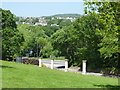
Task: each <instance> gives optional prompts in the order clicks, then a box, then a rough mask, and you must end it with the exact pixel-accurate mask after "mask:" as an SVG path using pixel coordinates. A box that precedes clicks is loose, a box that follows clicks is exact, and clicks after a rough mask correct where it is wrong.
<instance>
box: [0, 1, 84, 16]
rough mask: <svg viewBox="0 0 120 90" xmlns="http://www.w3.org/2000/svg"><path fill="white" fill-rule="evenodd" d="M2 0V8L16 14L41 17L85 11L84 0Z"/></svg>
mask: <svg viewBox="0 0 120 90" xmlns="http://www.w3.org/2000/svg"><path fill="white" fill-rule="evenodd" d="M24 1H25V2H23V0H16V1H15V0H9V2H8V0H2V5H1V6H0V8H2V9H5V10H10V11H11V12H12V13H13V14H15V15H16V16H23V17H40V16H51V15H55V14H81V15H83V13H84V10H83V9H84V6H83V4H84V2H82V1H80V0H64V1H63V0H56V1H57V2H56V1H55V0H39V1H38V0H24Z"/></svg>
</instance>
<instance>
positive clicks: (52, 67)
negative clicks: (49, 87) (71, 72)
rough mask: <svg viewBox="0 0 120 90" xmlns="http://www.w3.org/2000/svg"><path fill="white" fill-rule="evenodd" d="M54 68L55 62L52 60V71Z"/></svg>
mask: <svg viewBox="0 0 120 90" xmlns="http://www.w3.org/2000/svg"><path fill="white" fill-rule="evenodd" d="M53 68H54V60H51V69H53Z"/></svg>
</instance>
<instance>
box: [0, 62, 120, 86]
mask: <svg viewBox="0 0 120 90" xmlns="http://www.w3.org/2000/svg"><path fill="white" fill-rule="evenodd" d="M0 61H1V60H0ZM0 68H2V85H3V86H2V87H3V88H103V87H104V88H111V87H113V88H114V87H119V86H118V79H116V78H108V77H99V76H90V75H81V74H78V73H71V72H64V71H59V70H51V69H49V68H45V67H42V68H40V67H38V66H36V65H30V64H28V65H27V64H21V63H15V62H7V61H2V64H0Z"/></svg>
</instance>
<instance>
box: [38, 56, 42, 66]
mask: <svg viewBox="0 0 120 90" xmlns="http://www.w3.org/2000/svg"><path fill="white" fill-rule="evenodd" d="M39 67H42V59H41V58H40V59H39Z"/></svg>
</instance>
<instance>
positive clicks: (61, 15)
mask: <svg viewBox="0 0 120 90" xmlns="http://www.w3.org/2000/svg"><path fill="white" fill-rule="evenodd" d="M80 16H81V15H80V14H56V15H53V17H80Z"/></svg>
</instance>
